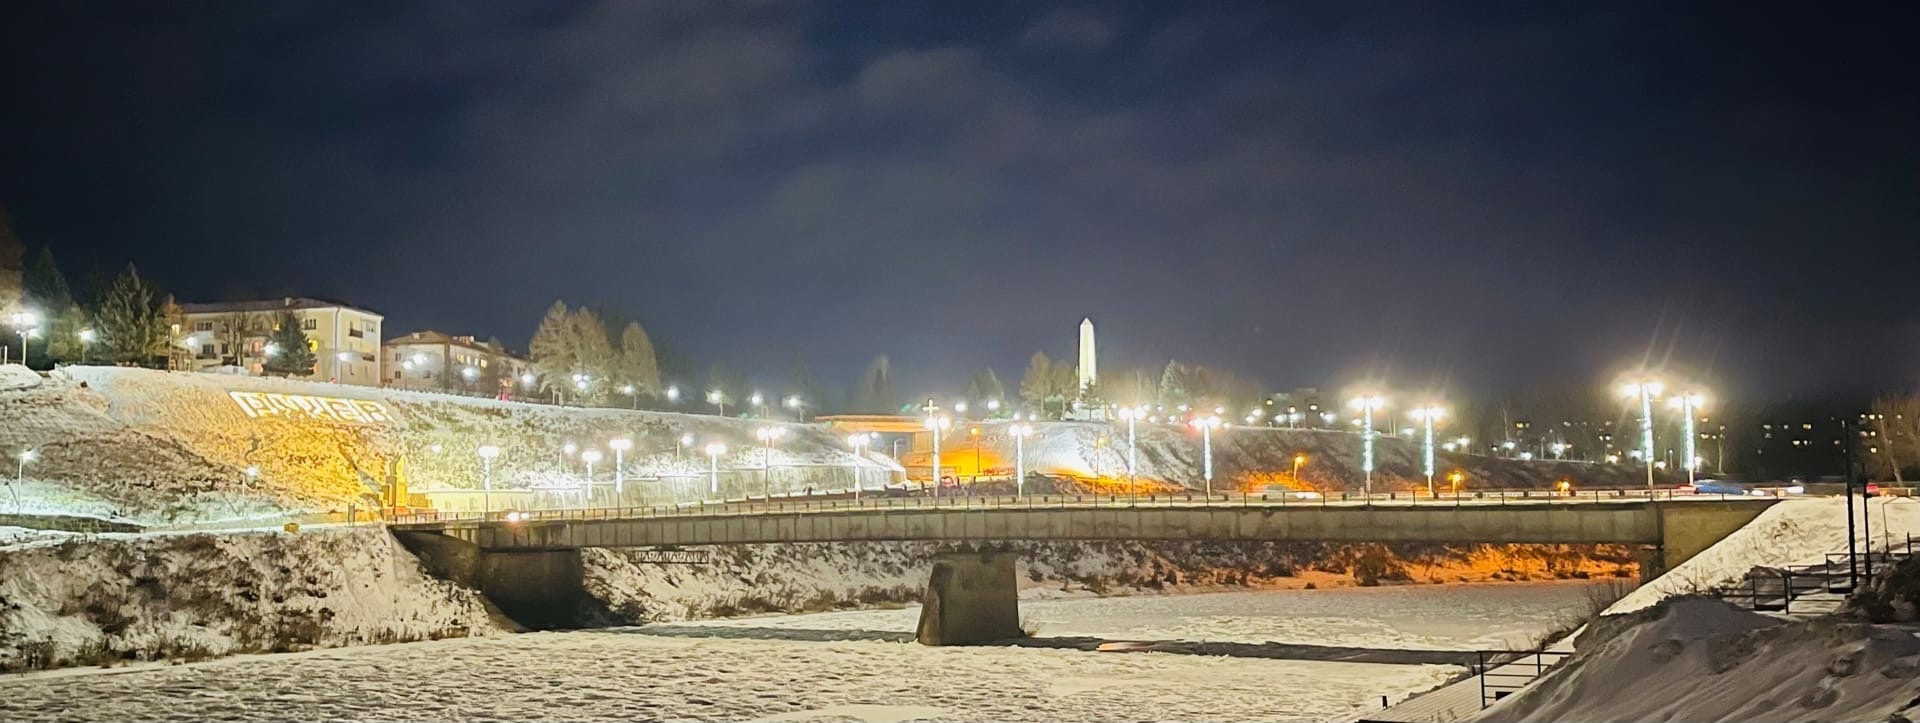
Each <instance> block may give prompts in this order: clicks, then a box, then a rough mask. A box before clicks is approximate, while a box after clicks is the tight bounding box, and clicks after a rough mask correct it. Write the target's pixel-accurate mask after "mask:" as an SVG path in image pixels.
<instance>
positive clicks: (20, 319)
mask: <svg viewBox="0 0 1920 723" xmlns="http://www.w3.org/2000/svg"><path fill="white" fill-rule="evenodd" d="M13 328H14V329H15V330H18V331H19V332H20V363H21V364H23V365H24V364H26V363H27V337H30V336H34V335H35V334H37V333H39V331H40V315H38V314H35V313H33V312H31V311H18V312H14V314H13Z"/></svg>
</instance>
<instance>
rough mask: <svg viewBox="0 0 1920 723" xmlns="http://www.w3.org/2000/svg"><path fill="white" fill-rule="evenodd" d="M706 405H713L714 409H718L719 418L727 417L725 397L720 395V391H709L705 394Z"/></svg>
mask: <svg viewBox="0 0 1920 723" xmlns="http://www.w3.org/2000/svg"><path fill="white" fill-rule="evenodd" d="M707 403H708V404H711V405H713V406H714V408H715V409H718V410H719V411H718V412H717V414H719V415H720V416H722V417H724V416H727V397H726V395H723V394H721V393H720V390H718V389H713V390H709V391H708V392H707Z"/></svg>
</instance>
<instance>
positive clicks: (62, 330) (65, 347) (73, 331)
mask: <svg viewBox="0 0 1920 723" xmlns="http://www.w3.org/2000/svg"><path fill="white" fill-rule="evenodd" d="M88 323H89V322H88V320H87V312H86V310H85V309H82V308H80V307H79V306H69V307H67V308H66V309H65V310H63V311H61V312H60V315H59V316H56V317H54V318H53V323H52V324H51V326H52V328H53V330H52V331H51V332H50V333H48V334H47V336H46V341H45V342H44V344H45V346H46V349H47V355H48V356H49V357H52V358H53V360H55V361H58V362H60V363H63V364H73V363H76V362H81V361H95V360H96V359H95V358H94V356H93V350H92V348H91V345H89V344H87V343H85V342H84V341H83V340H82V338H81V333H82V332H84V331H87V329H88V326H87V325H88Z"/></svg>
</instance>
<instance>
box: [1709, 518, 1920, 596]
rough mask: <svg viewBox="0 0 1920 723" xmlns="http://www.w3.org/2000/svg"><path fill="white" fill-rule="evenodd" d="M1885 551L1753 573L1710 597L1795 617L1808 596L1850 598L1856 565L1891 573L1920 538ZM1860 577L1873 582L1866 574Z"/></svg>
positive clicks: (1890, 544) (1919, 546)
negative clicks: (1795, 608) (1796, 606)
mask: <svg viewBox="0 0 1920 723" xmlns="http://www.w3.org/2000/svg"><path fill="white" fill-rule="evenodd" d="M1884 548H1885V549H1882V550H1873V549H1868V550H1866V551H1864V552H1859V553H1854V554H1852V555H1851V556H1850V555H1849V554H1848V553H1845V552H1830V553H1827V555H1826V557H1825V558H1824V559H1823V560H1822V561H1821V563H1820V564H1818V565H1809V566H1805V567H1801V568H1798V569H1792V568H1789V569H1784V570H1750V571H1748V572H1747V575H1746V577H1745V578H1744V579H1743V580H1741V581H1740V582H1739V583H1736V584H1733V585H1722V586H1718V587H1714V588H1711V589H1709V590H1708V591H1707V594H1708V595H1711V596H1713V597H1715V598H1719V599H1721V600H1724V601H1727V602H1729V603H1733V604H1735V605H1739V606H1741V607H1745V608H1747V609H1749V610H1754V611H1757V612H1781V613H1792V612H1793V604H1794V602H1795V601H1797V600H1804V599H1806V598H1807V597H1809V596H1814V595H1847V594H1851V593H1852V592H1853V589H1854V575H1853V572H1854V569H1855V565H1854V563H1856V562H1861V561H1867V562H1871V563H1873V564H1872V565H1871V566H1870V567H1866V568H1863V571H1864V570H1868V569H1870V570H1877V571H1891V570H1892V569H1893V566H1894V565H1897V564H1899V563H1900V562H1902V561H1904V560H1907V559H1908V558H1911V557H1913V556H1914V554H1915V553H1916V552H1920V537H1915V536H1914V535H1912V534H1908V535H1906V536H1904V538H1903V539H1900V540H1898V541H1895V540H1892V539H1889V540H1887V541H1886V542H1885V543H1884ZM1882 574H1884V572H1883V573H1882ZM1861 577H1862V578H1865V579H1867V580H1871V579H1872V577H1871V576H1869V575H1866V574H1862V575H1861ZM1828 600H1831V598H1828ZM1803 609H1804V608H1803ZM1816 612H1818V610H1817V609H1816Z"/></svg>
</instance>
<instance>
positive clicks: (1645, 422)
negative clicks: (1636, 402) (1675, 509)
mask: <svg viewBox="0 0 1920 723" xmlns="http://www.w3.org/2000/svg"><path fill="white" fill-rule="evenodd" d="M1661 388H1662V387H1661V385H1660V382H1658V381H1655V380H1651V379H1649V380H1643V381H1638V382H1632V383H1629V384H1627V385H1626V386H1625V387H1623V388H1622V391H1623V392H1625V394H1626V396H1629V397H1632V396H1638V397H1640V461H1642V462H1645V463H1646V464H1647V491H1648V492H1652V491H1653V456H1654V451H1653V398H1654V397H1656V396H1659V395H1660V390H1661Z"/></svg>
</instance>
